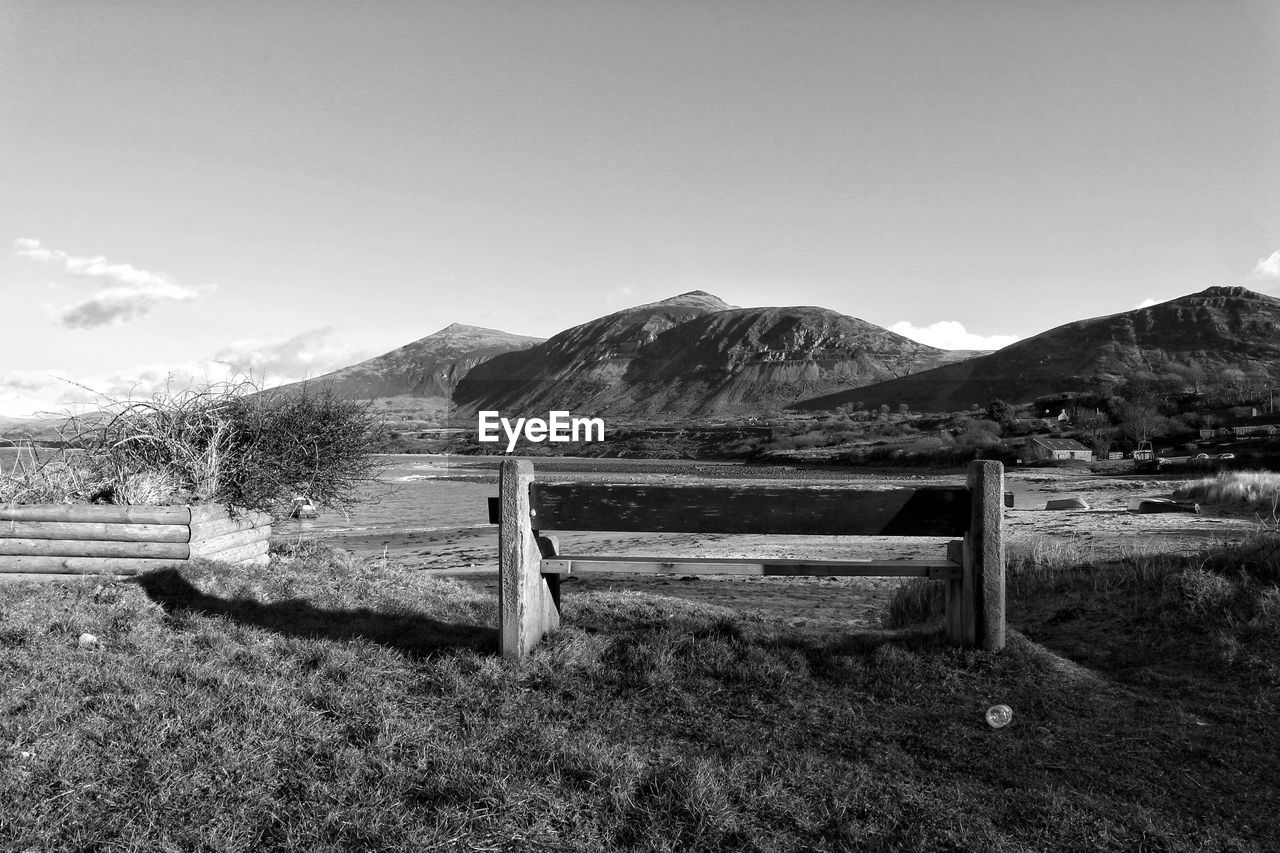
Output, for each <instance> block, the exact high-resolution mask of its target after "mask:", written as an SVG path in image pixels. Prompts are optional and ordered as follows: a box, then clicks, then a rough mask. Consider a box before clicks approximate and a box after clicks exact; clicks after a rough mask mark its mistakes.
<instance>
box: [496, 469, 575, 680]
mask: <svg viewBox="0 0 1280 853" xmlns="http://www.w3.org/2000/svg"><path fill="white" fill-rule="evenodd" d="M532 482H533V465H532V464H530V463H529V462H527V461H525V460H523V459H508V460H506V461H504V462H503V463H502V467H501V468H500V469H499V473H498V492H499V500H500V502H501V505H502V523H501V525H500V527H499V528H498V575H499V582H498V634H499V638H500V640H499V642H500V644H501V646H502V656H503V658H506V659H508V660H517V659H519V658H522V657H524V656H525V655H527V654H528V653H529V652H530V650H532V649H533V647H534V646H536V645H537V644H538V641H539V640H541V639H542V638H543V637H544V636H545V635H546V634H549V633H550V632H552V631H554V630H556V628H558V627H560V606H559V598H560V596H559V595H558V593H559V589H558V588H557V589H553V588H552V586H551V583H549V582H548V579H546V578H544V577H543V575H542V571H541V565H542V557H543V554H542V549H543V548H544V547H547V544H540V542H539V538H540V537H538V535H537V534H536V533H535V532H534V530H533V519H532V516H531V515H530V514H529V509H530V507H529V484H530V483H532ZM551 541H552V540H548V539H543V540H542V543H550V542H551ZM552 547H554V546H552ZM558 581H559V578H558V577H557V578H555V579H554V582H555V583H556V586H557V587H558Z"/></svg>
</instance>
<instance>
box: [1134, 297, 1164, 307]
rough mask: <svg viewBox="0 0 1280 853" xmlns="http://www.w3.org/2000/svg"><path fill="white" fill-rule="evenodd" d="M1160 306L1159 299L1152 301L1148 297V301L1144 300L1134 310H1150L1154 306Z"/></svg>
mask: <svg viewBox="0 0 1280 853" xmlns="http://www.w3.org/2000/svg"><path fill="white" fill-rule="evenodd" d="M1159 304H1160V300H1159V299H1152V298H1150V297H1147V298H1146V299H1144V300H1142V301H1141V302H1139V303H1138V304H1137V305H1135V306H1133V307H1134V308H1150V307H1151V306H1152V305H1159Z"/></svg>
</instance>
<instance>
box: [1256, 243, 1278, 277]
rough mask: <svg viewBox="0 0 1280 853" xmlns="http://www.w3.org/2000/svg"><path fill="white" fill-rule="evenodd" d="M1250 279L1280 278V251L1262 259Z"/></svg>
mask: <svg viewBox="0 0 1280 853" xmlns="http://www.w3.org/2000/svg"><path fill="white" fill-rule="evenodd" d="M1249 278H1280V249H1278V250H1276V251H1274V252H1272V253H1271V254H1270V255H1269V256H1267V257H1265V258H1262V259H1260V260H1259V261H1258V263H1257V264H1255V265H1254V267H1253V272H1251V273H1249Z"/></svg>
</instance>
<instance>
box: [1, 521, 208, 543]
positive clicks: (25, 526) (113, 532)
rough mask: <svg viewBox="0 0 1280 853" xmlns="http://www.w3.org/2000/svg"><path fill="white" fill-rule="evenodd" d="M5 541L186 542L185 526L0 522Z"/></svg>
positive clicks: (187, 529)
mask: <svg viewBox="0 0 1280 853" xmlns="http://www.w3.org/2000/svg"><path fill="white" fill-rule="evenodd" d="M0 537H4V538H7V539H94V540H97V541H102V542H187V541H189V540H190V539H191V527H190V525H187V524H131V523H127V522H102V521H87V522H80V521H3V522H0Z"/></svg>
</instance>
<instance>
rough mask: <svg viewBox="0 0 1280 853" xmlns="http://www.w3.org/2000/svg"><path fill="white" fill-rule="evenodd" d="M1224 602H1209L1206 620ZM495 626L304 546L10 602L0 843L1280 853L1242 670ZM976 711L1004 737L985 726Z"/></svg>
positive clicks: (375, 570)
mask: <svg viewBox="0 0 1280 853" xmlns="http://www.w3.org/2000/svg"><path fill="white" fill-rule="evenodd" d="M1222 599H1223V596H1222V595H1221V594H1220V593H1212V594H1206V595H1200V597H1199V599H1198V600H1199V601H1200V604H1198V605H1197V607H1199V608H1200V610H1201V611H1203V612H1204V613H1205V615H1204V616H1203V618H1205V619H1212V618H1214V617H1213V616H1212V615H1210V611H1211V609H1212V607H1213V606H1216V605H1212V601H1219V600H1222ZM1104 600H1106V599H1104ZM1178 600H1180V599H1176V598H1175V601H1174V603H1176V601H1178ZM1206 608H1208V609H1206ZM496 616H497V614H496V602H495V600H494V598H493V597H492V596H491V595H486V594H484V593H482V592H479V591H477V590H476V589H475V588H474V587H471V586H467V585H464V584H458V583H453V582H450V581H448V580H445V579H439V578H430V577H422V576H421V575H413V574H411V573H408V572H405V571H402V570H400V569H398V568H397V567H396V566H395V565H394V564H390V565H388V564H384V563H378V562H372V563H371V562H364V561H353V560H351V559H349V558H347V557H345V556H343V555H340V554H335V553H333V552H329V551H327V550H325V549H323V548H317V547H303V548H295V549H290V550H289V551H288V552H277V553H276V555H275V558H274V560H273V563H272V565H271V566H270V567H269V568H268V569H266V570H263V569H249V568H244V567H235V568H232V567H218V566H215V565H213V564H203V563H202V564H196V565H193V566H191V567H190V568H187V569H183V570H182V571H181V572H166V573H163V574H156V575H151V576H148V577H145V578H143V579H142V582H141V583H140V584H117V583H111V582H100V581H97V580H89V581H86V582H85V583H84V584H70V585H62V586H44V587H41V586H37V585H34V584H32V585H22V586H18V585H15V586H10V587H9V588H8V589H4V590H0V672H4V673H5V685H6V690H5V692H4V693H3V694H0V803H3V804H4V805H3V806H2V807H0V838H2V839H4V842H3V843H2V844H0V847H4V848H5V849H14V850H25V849H31V850H49V851H60V850H68V851H69V850H83V849H120V850H220V851H238V850H244V851H250V850H254V851H256V850H334V851H337V850H378V851H401V850H403V851H409V850H563V851H575V850H583V851H593V852H594V851H602V850H653V851H676V850H680V851H721V850H735V851H737V850H743V851H773V850H811V851H837V850H863V849H865V850H887V851H892V850H912V851H934V850H1005V851H1012V852H1013V853H1017V851H1036V853H1045V852H1046V851H1068V850H1071V851H1074V850H1115V851H1121V850H1123V851H1129V850H1163V851H1185V853H1192V851H1201V850H1231V851H1242V853H1247V852H1248V851H1258V853H1261V851H1266V850H1274V849H1277V844H1280V824H1278V823H1277V818H1276V815H1275V810H1274V808H1272V807H1271V805H1270V804H1271V800H1272V799H1273V793H1274V779H1275V778H1276V774H1277V773H1280V766H1277V765H1278V761H1280V760H1278V759H1277V756H1276V755H1275V753H1274V750H1270V749H1268V748H1266V747H1267V742H1266V740H1265V737H1264V735H1265V733H1266V732H1268V731H1274V730H1275V725H1276V722H1277V720H1276V715H1275V708H1274V706H1268V705H1266V703H1265V701H1263V700H1264V699H1265V695H1266V694H1265V693H1263V692H1258V691H1257V690H1256V689H1254V690H1253V692H1252V693H1250V692H1249V690H1250V689H1252V688H1249V687H1247V685H1246V683H1245V682H1244V681H1242V680H1241V679H1240V676H1239V674H1240V673H1241V672H1242V671H1243V670H1242V668H1241V666H1240V665H1233V666H1231V667H1227V668H1226V669H1225V670H1223V668H1222V667H1220V666H1218V667H1216V668H1215V672H1214V679H1215V684H1216V686H1217V688H1218V689H1221V690H1228V691H1231V693H1230V699H1231V700H1232V702H1231V704H1229V705H1225V706H1223V711H1222V713H1223V714H1225V716H1218V715H1217V711H1216V710H1214V711H1213V713H1210V711H1209V710H1207V709H1206V707H1205V706H1204V705H1203V703H1200V702H1199V700H1198V699H1195V698H1189V695H1188V693H1187V691H1186V690H1185V689H1184V688H1185V687H1186V685H1185V684H1181V683H1180V684H1177V685H1170V686H1168V687H1167V689H1166V687H1165V686H1163V685H1162V684H1161V683H1160V682H1159V681H1156V680H1152V679H1151V678H1147V679H1146V680H1145V681H1143V682H1142V684H1143V685H1144V686H1143V687H1141V689H1130V686H1131V684H1132V683H1133V681H1132V680H1131V681H1129V682H1119V683H1117V682H1113V680H1112V676H1111V675H1109V674H1108V673H1107V672H1105V671H1103V670H1101V669H1094V668H1086V667H1083V666H1080V665H1078V663H1077V662H1073V661H1072V660H1070V659H1068V658H1066V657H1063V656H1062V654H1061V653H1060V652H1059V653H1056V654H1055V653H1054V652H1051V651H1049V650H1048V649H1046V648H1045V646H1044V645H1041V644H1038V643H1035V642H1029V641H1027V640H1026V639H1024V638H1023V637H1022V636H1021V635H1020V634H1019V633H1018V632H1017V631H1014V632H1012V633H1011V639H1010V643H1009V647H1008V649H1007V650H1006V651H1005V652H1003V653H1000V654H991V653H982V652H972V651H962V650H958V649H953V648H949V647H947V646H946V645H944V644H942V643H941V642H939V641H938V639H937V638H936V637H935V636H933V635H931V634H929V633H928V632H915V633H904V634H898V635H876V634H852V635H849V634H832V635H830V636H817V635H810V634H800V633H796V632H792V631H790V630H789V629H787V628H786V627H785V626H782V625H780V624H778V623H774V622H771V621H769V620H763V619H759V618H747V617H742V616H740V615H737V614H734V613H733V612H731V611H728V610H725V609H723V608H719V607H714V606H710V605H690V604H688V603H685V602H681V601H678V600H674V599H670V598H664V597H661V596H651V595H645V594H641V593H594V594H586V595H569V596H566V599H565V622H564V626H563V627H562V629H561V631H560V632H559V633H557V634H556V635H555V636H553V637H551V638H549V639H548V640H547V641H546V642H544V643H543V644H542V645H541V646H540V647H539V649H538V650H537V651H536V652H535V654H534V655H533V656H532V657H531V658H530V659H529V660H527V661H525V662H524V663H523V664H521V665H510V664H507V663H504V662H503V661H501V660H500V659H498V658H497V657H496V656H495V655H494V647H495V645H496V632H495V631H494V629H493V628H492V627H491V626H492V625H493V624H494V623H495V621H496ZM1197 618H1201V617H1197ZM1046 621H1052V620H1046ZM1149 621H1150V620H1148V622H1149ZM1060 623H1061V620H1059V624H1060ZM1035 628H1036V630H1037V631H1040V623H1039V622H1036V623H1035ZM1162 630H1164V631H1166V632H1168V636H1169V637H1170V639H1171V641H1172V642H1175V643H1184V642H1185V640H1184V638H1183V637H1181V636H1178V635H1176V634H1174V633H1172V630H1171V629H1170V628H1168V627H1165V628H1162ZM83 632H89V633H93V634H95V635H97V637H98V638H99V643H98V645H97V646H96V647H93V648H82V647H79V646H78V644H77V638H78V637H79V635H80V634H81V633H83ZM1098 639H1099V638H1097V637H1095V638H1094V640H1095V645H1099V644H1100V643H1099V642H1098ZM1105 639H1114V638H1105ZM1143 639H1144V641H1145V640H1146V639H1147V638H1146V637H1144V638H1143ZM1052 641H1053V638H1052V637H1049V636H1048V635H1046V638H1045V640H1044V642H1045V643H1050V642H1052ZM1101 645H1104V646H1106V648H1104V649H1103V652H1106V651H1114V649H1115V647H1114V646H1111V645H1108V644H1105V643H1102V644H1101ZM1162 652H1163V650H1162ZM1104 656H1105V655H1104ZM1153 660H1156V659H1153ZM1239 660H1243V658H1240V659H1239ZM1148 662H1152V660H1149V661H1148ZM1157 662H1158V660H1157ZM1133 679H1134V680H1141V679H1140V676H1137V675H1135V676H1133ZM1121 687H1122V688H1123V689H1119V688H1121ZM994 702H1004V703H1006V704H1008V705H1010V706H1011V707H1012V708H1013V709H1014V720H1013V723H1011V724H1010V725H1009V726H1007V727H1006V728H1003V729H1000V730H992V729H990V728H988V727H987V726H986V724H985V723H984V722H983V712H984V711H985V709H986V708H987V707H988V706H989V705H990V704H993V703H994ZM1217 707H1218V706H1214V708H1215V709H1216V708H1217ZM1198 721H1208V724H1207V725H1201V724H1200V722H1198ZM1227 768H1229V771H1228V769H1227Z"/></svg>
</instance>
